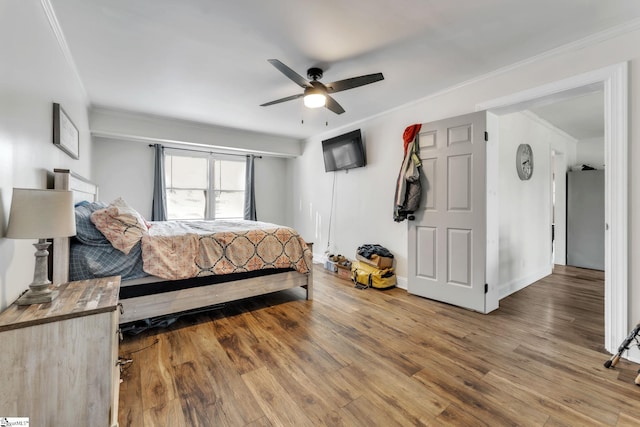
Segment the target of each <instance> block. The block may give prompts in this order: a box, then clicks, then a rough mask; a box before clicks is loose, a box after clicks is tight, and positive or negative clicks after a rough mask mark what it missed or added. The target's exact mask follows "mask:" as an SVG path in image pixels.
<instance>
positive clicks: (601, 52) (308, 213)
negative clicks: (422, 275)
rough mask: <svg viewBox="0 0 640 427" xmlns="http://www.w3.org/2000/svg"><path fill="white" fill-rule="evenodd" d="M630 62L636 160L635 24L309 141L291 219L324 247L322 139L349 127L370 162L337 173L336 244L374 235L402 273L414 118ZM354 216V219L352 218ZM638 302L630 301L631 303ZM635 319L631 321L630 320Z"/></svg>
mask: <svg viewBox="0 0 640 427" xmlns="http://www.w3.org/2000/svg"><path fill="white" fill-rule="evenodd" d="M627 60H629V61H630V69H629V79H630V82H631V83H630V94H629V100H630V112H629V117H630V141H629V147H630V153H629V161H630V164H637V163H639V162H640V121H638V120H635V119H636V118H637V117H638V113H637V112H638V108H639V104H638V103H639V102H640V31H638V30H636V31H633V32H629V33H627V34H625V35H620V36H610V37H608V38H606V39H605V40H601V41H594V42H593V43H592V44H590V45H587V44H585V45H581V44H578V45H575V48H572V49H565V50H562V51H559V52H557V53H555V54H552V55H551V54H550V55H544V56H540V57H538V58H533V59H531V60H529V61H525V62H524V63H522V64H519V65H517V66H513V67H509V68H506V69H504V70H501V71H500V72H495V73H492V74H490V75H487V76H484V77H483V78H479V79H476V80H473V81H470V82H467V83H465V84H461V85H459V86H457V87H454V88H451V89H450V90H447V91H443V92H442V93H439V94H435V95H433V96H430V97H428V98H424V99H422V100H420V101H416V102H414V103H411V104H408V105H406V106H404V107H401V108H397V109H395V110H392V111H389V112H388V113H386V114H381V115H379V116H376V117H373V118H371V119H369V120H366V121H362V122H360V123H358V124H356V125H353V126H350V127H349V128H345V129H338V130H334V131H333V132H331V133H327V134H326V135H320V136H316V137H314V138H311V139H310V140H309V141H307V143H306V145H305V147H304V152H303V154H302V156H301V157H299V158H297V159H296V160H295V161H294V162H295V164H294V165H293V166H292V168H293V173H294V177H295V182H294V186H293V194H294V200H297V201H298V202H296V203H295V206H294V225H295V227H296V228H297V229H298V231H299V232H300V233H302V234H303V236H305V237H307V236H312V238H314V239H315V242H316V246H315V247H314V251H315V252H316V254H321V253H322V252H323V251H324V248H325V245H326V243H327V220H328V218H329V201H330V200H329V198H330V191H331V177H330V176H329V175H328V174H325V173H324V171H323V169H322V155H321V150H320V141H321V140H322V139H324V138H325V137H329V136H333V135H336V134H338V133H342V132H346V131H348V130H351V129H352V128H354V127H360V128H362V129H363V132H364V133H365V135H366V137H367V150H368V155H369V158H368V161H369V165H368V166H367V167H366V168H364V169H363V170H362V171H359V172H358V173H357V174H356V173H353V174H349V175H341V176H340V182H341V184H342V187H341V188H347V189H348V190H350V191H351V193H347V189H345V190H342V192H341V193H339V195H338V197H337V203H338V206H339V211H338V214H337V215H336V218H335V221H336V222H337V223H340V224H341V225H340V226H338V227H340V229H341V233H339V234H336V235H335V236H336V237H335V246H336V247H337V248H338V249H339V250H340V251H341V252H342V253H343V254H345V255H350V256H352V257H353V255H354V251H355V249H356V247H357V245H358V244H360V243H367V242H371V241H376V242H378V243H380V244H383V245H385V246H387V248H389V249H390V250H391V251H392V252H394V254H395V255H396V259H397V261H398V262H397V272H398V275H399V276H405V277H406V274H407V262H406V258H407V231H406V230H407V225H406V224H405V223H402V224H396V223H394V222H393V219H392V213H391V212H392V203H393V202H392V201H393V192H394V184H395V178H396V174H397V171H398V169H399V167H400V162H401V158H402V148H401V147H402V145H401V142H402V133H403V131H404V129H405V127H406V126H408V125H410V124H412V123H424V122H429V121H434V120H439V119H443V118H447V117H452V116H457V115H461V114H465V113H469V112H472V111H474V110H475V108H476V106H477V105H479V104H482V103H485V102H487V101H489V100H493V99H496V98H500V97H504V96H508V95H511V94H513V93H516V92H520V91H523V90H526V89H530V88H533V87H537V86H541V85H544V84H548V83H551V82H555V81H558V80H562V79H565V78H568V77H572V76H575V75H578V74H581V73H585V72H589V71H593V70H597V69H600V68H603V67H605V66H608V65H612V64H617V63H620V62H623V61H627ZM629 171H630V172H629V173H630V175H629V185H630V189H629V204H630V206H629V208H630V209H629V219H630V236H629V242H630V248H629V249H630V250H629V257H630V260H634V259H638V257H639V256H640V184H639V183H640V170H638V168H630V169H629ZM354 218H356V219H357V221H353V219H354ZM629 264H630V275H629V284H630V287H631V289H630V294H629V313H630V320H629V324H630V325H632V324H635V323H634V322H637V319H640V305H639V304H637V301H638V298H640V263H633V262H630V263H629ZM634 301H635V304H634V303H633V302H634ZM633 319H635V320H633Z"/></svg>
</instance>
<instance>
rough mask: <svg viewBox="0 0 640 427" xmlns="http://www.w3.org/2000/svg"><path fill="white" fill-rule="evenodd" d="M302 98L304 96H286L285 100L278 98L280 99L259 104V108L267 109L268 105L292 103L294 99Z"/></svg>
mask: <svg viewBox="0 0 640 427" xmlns="http://www.w3.org/2000/svg"><path fill="white" fill-rule="evenodd" d="M303 96H304V94H302V93H300V94H298V95H291V96H287V97H286V98H280V99H276V100H275V101H271V102H266V103H264V104H260V106H261V107H267V106H269V105H273V104H280V103H281V102H287V101H292V100H294V99H298V98H302V97H303Z"/></svg>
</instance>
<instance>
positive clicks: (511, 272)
mask: <svg viewBox="0 0 640 427" xmlns="http://www.w3.org/2000/svg"><path fill="white" fill-rule="evenodd" d="M519 144H529V145H531V148H532V151H533V164H534V171H533V174H532V176H531V179H529V180H526V181H522V180H520V178H518V174H517V172H516V168H515V163H516V162H515V159H516V150H517V148H518V145H519ZM575 144H576V141H575V139H573V138H570V137H568V136H567V135H566V134H564V133H562V132H558V130H557V129H555V128H554V127H552V126H550V125H548V124H547V123H546V122H541V121H540V120H538V119H537V117H536V116H533V115H530V114H526V113H521V112H518V113H511V114H506V115H503V116H500V118H499V147H500V153H499V176H500V185H499V198H500V213H499V215H500V226H499V257H500V269H499V270H500V271H499V283H500V284H499V293H500V297H501V298H503V297H505V296H507V295H510V294H512V293H513V292H515V291H517V290H520V289H522V288H524V287H525V286H528V285H530V284H531V283H533V282H535V281H537V280H539V279H541V278H542V277H545V276H547V275H549V274H551V269H552V263H551V223H552V219H551V218H552V194H551V190H552V187H551V179H552V177H551V175H552V172H553V170H552V166H553V165H552V163H553V162H552V152H553V151H554V150H555V151H559V152H568V151H572V150H575Z"/></svg>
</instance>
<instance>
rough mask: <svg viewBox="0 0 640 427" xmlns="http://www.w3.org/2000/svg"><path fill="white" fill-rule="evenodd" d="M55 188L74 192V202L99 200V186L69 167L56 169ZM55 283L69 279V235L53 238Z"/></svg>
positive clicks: (53, 277) (53, 275) (54, 171)
mask: <svg viewBox="0 0 640 427" xmlns="http://www.w3.org/2000/svg"><path fill="white" fill-rule="evenodd" d="M53 173H54V183H53V188H54V189H56V190H67V191H72V192H73V202H74V203H78V202H81V201H83V200H87V201H90V202H95V201H97V200H98V186H97V185H96V184H94V183H93V182H91V181H89V180H88V179H86V178H83V177H81V176H80V175H78V174H75V173H73V172H71V171H70V170H69V169H54V170H53ZM52 279H53V280H52V282H53V283H55V284H58V283H66V282H68V281H69V237H59V238H55V239H53V273H52Z"/></svg>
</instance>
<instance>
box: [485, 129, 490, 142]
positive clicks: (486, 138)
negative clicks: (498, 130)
mask: <svg viewBox="0 0 640 427" xmlns="http://www.w3.org/2000/svg"><path fill="white" fill-rule="evenodd" d="M484 140H485V141H488V140H489V132H487V131H484Z"/></svg>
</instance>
